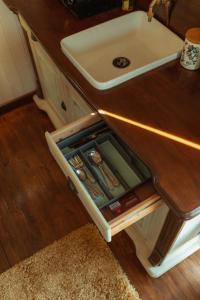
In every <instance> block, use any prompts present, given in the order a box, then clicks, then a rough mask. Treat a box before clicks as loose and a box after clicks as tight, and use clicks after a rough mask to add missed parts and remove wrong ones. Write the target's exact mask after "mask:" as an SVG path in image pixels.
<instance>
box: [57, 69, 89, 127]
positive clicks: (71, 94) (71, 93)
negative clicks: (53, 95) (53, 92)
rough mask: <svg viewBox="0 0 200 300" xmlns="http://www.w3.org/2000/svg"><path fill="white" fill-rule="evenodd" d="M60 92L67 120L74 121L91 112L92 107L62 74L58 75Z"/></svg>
mask: <svg viewBox="0 0 200 300" xmlns="http://www.w3.org/2000/svg"><path fill="white" fill-rule="evenodd" d="M60 92H61V98H62V103H64V105H65V107H66V115H67V120H68V122H73V121H76V120H78V119H79V118H81V117H84V116H86V115H88V114H90V113H92V112H93V110H92V108H91V107H90V106H89V105H88V104H87V103H86V101H85V100H84V99H83V98H82V97H81V96H80V95H79V93H78V92H77V91H76V90H75V89H74V88H73V86H72V85H71V83H69V81H68V80H67V79H66V78H65V77H64V75H62V74H61V76H60Z"/></svg>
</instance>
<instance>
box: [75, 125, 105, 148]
mask: <svg viewBox="0 0 200 300" xmlns="http://www.w3.org/2000/svg"><path fill="white" fill-rule="evenodd" d="M108 131H109V129H108V128H106V127H105V128H101V129H99V130H97V131H95V133H91V134H90V135H87V136H84V137H82V138H81V139H79V140H78V141H76V142H74V143H72V144H70V148H78V147H80V146H82V145H83V144H86V143H88V142H91V141H92V140H94V139H96V138H97V137H98V136H99V135H101V134H103V133H105V132H108Z"/></svg>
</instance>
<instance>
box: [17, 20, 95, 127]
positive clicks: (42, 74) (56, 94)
mask: <svg viewBox="0 0 200 300" xmlns="http://www.w3.org/2000/svg"><path fill="white" fill-rule="evenodd" d="M19 18H20V22H21V25H22V27H23V28H24V29H25V31H26V32H27V35H28V39H29V43H30V46H31V50H32V53H33V57H34V61H35V65H36V69H37V73H38V76H39V80H40V84H41V88H42V92H43V97H44V98H43V99H40V98H38V97H37V96H35V97H34V100H35V102H36V104H37V105H38V107H39V108H40V109H42V110H44V111H46V113H47V114H48V115H49V117H50V119H51V121H52V122H53V124H54V126H55V127H56V128H60V127H62V126H63V125H65V124H68V123H71V122H73V121H75V120H77V119H79V118H81V117H83V116H85V115H88V114H90V113H91V112H92V109H91V107H90V106H89V105H88V104H87V103H86V102H85V101H84V100H83V99H82V98H81V96H80V95H79V94H78V93H77V91H76V90H75V89H74V88H73V87H72V85H71V84H70V83H69V81H68V80H67V79H66V78H65V76H64V75H63V74H62V73H61V72H60V70H59V69H58V67H57V66H56V65H55V63H54V62H53V60H52V59H51V58H50V56H49V55H48V54H47V52H46V51H45V50H44V48H43V47H42V45H41V44H40V42H39V41H37V39H36V38H35V37H34V36H33V34H32V32H31V30H30V28H29V26H28V25H27V23H26V22H25V21H24V19H23V18H22V17H21V16H19Z"/></svg>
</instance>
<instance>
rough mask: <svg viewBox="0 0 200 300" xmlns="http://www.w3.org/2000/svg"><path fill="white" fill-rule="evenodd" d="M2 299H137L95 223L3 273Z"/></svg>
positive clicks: (0, 294)
mask: <svg viewBox="0 0 200 300" xmlns="http://www.w3.org/2000/svg"><path fill="white" fill-rule="evenodd" d="M0 299H1V300H11V299H12V300H44V299H45V300H46V299H47V300H101V299H106V300H114V299H115V300H136V299H139V297H138V295H137V293H136V291H135V290H134V288H133V287H132V286H131V285H130V283H129V281H128V279H127V277H126V275H125V274H124V273H123V271H122V269H121V267H120V266H119V264H118V262H117V261H116V259H115V258H114V257H113V255H112V252H111V251H110V249H109V248H108V246H107V245H106V243H105V242H104V241H103V239H102V238H101V236H100V235H99V233H98V231H97V229H96V228H95V226H94V225H86V226H84V227H81V228H80V229H78V230H76V231H74V232H72V233H70V234H68V235H67V236H65V237H64V238H62V239H61V240H59V241H57V242H55V243H53V244H52V245H50V246H48V247H47V248H45V249H43V250H41V251H39V252H37V253H36V254H34V255H33V256H32V257H30V258H28V259H26V260H25V261H23V262H21V263H19V264H18V265H16V266H14V267H13V268H11V269H10V270H8V271H6V272H5V273H3V274H1V275H0Z"/></svg>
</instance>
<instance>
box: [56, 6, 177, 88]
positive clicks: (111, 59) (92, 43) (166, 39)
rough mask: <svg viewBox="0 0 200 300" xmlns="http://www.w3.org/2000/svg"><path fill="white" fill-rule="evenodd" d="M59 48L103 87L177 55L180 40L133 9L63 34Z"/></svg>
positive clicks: (144, 70)
mask: <svg viewBox="0 0 200 300" xmlns="http://www.w3.org/2000/svg"><path fill="white" fill-rule="evenodd" d="M61 48H62V51H63V52H64V54H65V55H66V56H67V57H68V58H69V60H70V61H71V62H72V63H73V64H74V66H75V67H76V68H77V69H78V70H79V71H80V72H81V74H82V75H83V76H84V77H85V78H86V79H87V80H88V81H89V82H90V83H91V85H92V86H94V87H95V88H97V89H100V90H104V89H108V88H111V87H113V86H116V85H118V84H120V83H122V82H125V81H127V80H129V79H131V78H133V77H136V76H138V75H140V74H143V73H145V72H147V71H150V70H152V69H154V68H156V67H158V66H161V65H163V64H165V63H167V62H169V61H172V60H174V59H176V58H178V57H179V56H180V52H181V50H182V48H183V41H182V40H181V39H180V38H179V37H178V36H176V35H175V34H174V33H173V32H172V31H170V30H169V29H168V28H167V27H165V26H164V25H162V24H161V23H160V22H159V21H157V20H156V19H154V18H153V19H152V22H148V20H147V15H146V13H145V12H144V11H136V12H132V13H129V14H126V15H123V16H121V17H118V18H115V19H112V20H110V21H108V22H105V23H102V24H99V25H97V26H94V27H91V28H89V29H86V30H83V31H81V32H79V33H75V34H73V35H71V36H69V37H66V38H64V39H63V40H62V41H61Z"/></svg>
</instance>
